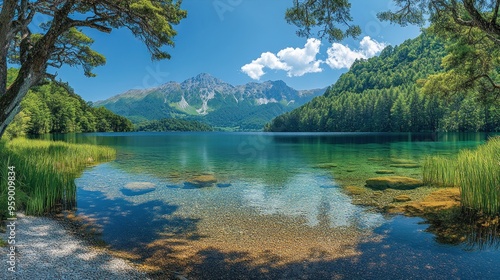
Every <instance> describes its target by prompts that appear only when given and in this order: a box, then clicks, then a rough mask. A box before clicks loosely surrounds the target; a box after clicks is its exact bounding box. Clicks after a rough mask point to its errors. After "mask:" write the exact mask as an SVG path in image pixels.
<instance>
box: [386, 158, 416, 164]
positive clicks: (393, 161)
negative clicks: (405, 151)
mask: <svg viewBox="0 0 500 280" xmlns="http://www.w3.org/2000/svg"><path fill="white" fill-rule="evenodd" d="M391 163H408V164H417V163H416V162H415V161H413V160H411V159H402V158H391Z"/></svg>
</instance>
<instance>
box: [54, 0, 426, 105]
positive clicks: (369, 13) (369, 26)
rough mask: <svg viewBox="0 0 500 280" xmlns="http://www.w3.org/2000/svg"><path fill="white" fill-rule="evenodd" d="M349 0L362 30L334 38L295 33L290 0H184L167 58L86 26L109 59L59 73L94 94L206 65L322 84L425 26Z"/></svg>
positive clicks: (217, 71)
mask: <svg viewBox="0 0 500 280" xmlns="http://www.w3.org/2000/svg"><path fill="white" fill-rule="evenodd" d="M352 2H353V3H352V5H353V6H352V14H353V17H354V21H355V23H356V24H358V25H359V26H360V27H361V28H362V30H363V33H362V34H361V36H359V37H358V38H357V39H346V40H344V41H342V42H338V43H337V44H335V45H332V44H331V43H329V42H328V41H327V40H326V39H324V40H323V41H319V39H318V38H310V39H309V40H308V39H307V38H302V37H298V36H297V35H296V34H295V32H296V30H297V28H296V27H295V26H292V25H289V24H287V23H286V21H285V20H284V14H285V10H286V8H287V7H289V6H290V5H291V4H292V0H184V1H183V8H184V9H186V10H187V11H188V17H187V18H186V19H184V20H183V21H182V22H181V23H180V24H179V25H177V26H176V27H175V29H176V30H177V31H178V35H177V36H176V37H175V39H174V41H175V44H176V45H175V47H174V48H167V50H168V51H169V53H170V54H171V55H172V58H171V59H170V60H164V61H160V62H158V61H151V59H150V55H149V53H148V52H147V49H146V47H145V46H144V45H143V44H142V43H141V42H140V41H139V40H138V39H136V38H134V37H133V36H132V35H131V34H130V32H128V30H126V29H120V30H114V31H113V32H112V33H111V34H103V33H100V32H97V31H94V30H89V31H88V32H86V33H87V34H89V35H90V36H91V37H92V38H94V39H95V43H94V45H93V48H94V49H95V50H97V51H98V52H100V53H102V54H104V55H105V56H106V58H107V63H106V65H105V66H101V67H98V68H96V69H95V73H96V74H97V77H95V78H87V77H85V76H84V75H83V71H82V70H81V69H78V68H69V67H64V68H62V69H58V71H57V72H58V77H59V78H60V79H62V80H63V81H66V82H69V84H70V85H71V86H72V87H73V88H74V89H75V91H76V93H78V94H80V95H81V96H82V97H83V98H84V99H85V100H90V101H96V100H102V99H106V98H108V97H111V96H113V95H116V94H120V93H123V92H125V91H127V90H129V89H133V88H149V87H154V86H159V85H161V84H164V83H167V82H169V81H176V82H182V81H184V80H185V79H188V78H190V77H193V76H196V75H197V74H199V73H203V72H205V73H210V74H212V75H214V76H216V77H218V78H219V79H221V80H223V81H226V82H228V83H231V84H234V85H239V84H245V83H248V82H251V81H267V80H283V81H285V82H286V83H287V84H288V85H289V86H291V87H293V88H296V89H313V88H323V87H326V86H328V85H331V84H333V83H334V82H335V81H336V80H337V79H338V77H339V76H340V75H341V74H342V73H345V72H346V71H347V70H348V69H347V67H348V65H350V61H352V60H353V59H355V58H356V57H363V56H364V57H369V56H373V55H376V54H377V53H378V51H379V50H380V49H381V48H382V47H383V46H385V45H398V44H400V43H402V42H403V41H404V40H406V39H409V38H414V37H416V36H417V35H418V34H419V33H420V30H419V28H418V27H415V26H409V27H400V26H395V25H390V24H389V23H386V22H380V21H378V19H377V18H376V16H375V15H376V13H377V12H379V11H383V10H387V9H388V8H389V7H390V6H389V5H390V3H391V1H359V0H358V1H352ZM366 36H369V38H365V37H366ZM360 43H361V45H360ZM245 65H246V66H245ZM244 66H245V67H244ZM242 67H243V68H242ZM259 69H260V70H259ZM257 78H258V80H257Z"/></svg>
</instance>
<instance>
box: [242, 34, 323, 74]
mask: <svg viewBox="0 0 500 280" xmlns="http://www.w3.org/2000/svg"><path fill="white" fill-rule="evenodd" d="M320 45H321V41H320V40H318V39H314V38H311V39H308V40H307V43H306V44H305V45H304V48H295V49H294V48H286V49H283V50H281V51H279V52H278V53H277V55H275V54H273V53H270V52H265V53H262V54H261V56H260V57H259V58H257V59H255V60H252V62H251V63H249V64H245V65H243V66H242V67H241V71H243V72H244V73H245V74H247V75H248V76H250V78H252V79H254V80H258V79H260V77H262V76H263V75H264V74H265V72H264V67H267V68H269V69H272V70H284V71H286V72H287V75H288V76H289V77H295V76H302V75H304V74H307V73H317V72H321V71H322V69H321V67H320V65H321V63H322V61H321V60H316V55H317V54H318V53H319V47H320Z"/></svg>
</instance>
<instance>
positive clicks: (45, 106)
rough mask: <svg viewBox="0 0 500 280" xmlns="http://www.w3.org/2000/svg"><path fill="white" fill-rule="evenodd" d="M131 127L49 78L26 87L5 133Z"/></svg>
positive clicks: (122, 118)
mask: <svg viewBox="0 0 500 280" xmlns="http://www.w3.org/2000/svg"><path fill="white" fill-rule="evenodd" d="M132 130H133V125H132V123H131V122H130V121H129V120H127V119H126V118H124V117H121V116H118V115H116V114H114V113H112V112H111V111H109V110H108V109H105V108H102V107H101V108H93V107H91V106H90V104H88V103H87V102H85V101H84V100H83V99H81V97H80V96H78V95H76V94H75V93H73V92H72V90H71V89H70V88H69V87H67V86H61V85H58V84H56V83H52V82H50V83H46V84H45V85H42V86H39V87H35V88H33V89H32V90H30V92H29V93H28V94H27V96H26V98H25V99H24V100H23V101H22V103H21V112H20V113H19V114H18V115H16V117H15V118H14V121H13V122H12V123H11V124H10V125H9V126H8V128H7V130H6V134H5V137H7V138H8V139H9V138H14V137H18V136H23V135H26V134H31V135H38V134H46V133H70V132H95V131H100V132H106V131H132Z"/></svg>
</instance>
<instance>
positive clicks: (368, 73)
mask: <svg viewBox="0 0 500 280" xmlns="http://www.w3.org/2000/svg"><path fill="white" fill-rule="evenodd" d="M445 54H446V51H445V46H444V44H443V43H442V42H440V41H439V40H438V39H436V38H435V37H433V36H431V35H429V34H426V33H425V32H424V33H423V34H421V35H420V36H419V37H417V38H416V39H411V40H407V41H405V42H404V43H403V44H401V45H399V46H396V47H392V46H388V47H387V48H385V49H384V50H383V51H382V52H381V54H380V55H379V56H377V57H373V58H370V59H367V60H358V61H356V62H355V63H354V64H353V65H352V66H351V69H350V70H349V71H348V72H347V73H345V74H343V75H342V76H341V77H340V78H339V80H338V81H337V82H336V83H335V84H334V85H332V86H331V87H330V88H329V89H328V90H327V91H326V93H325V94H324V95H323V96H320V97H316V98H314V99H313V100H312V101H311V102H309V103H307V104H305V105H303V106H301V107H299V108H297V109H295V110H293V111H291V112H288V113H286V114H283V115H281V116H278V117H276V118H275V119H274V120H273V121H272V122H270V123H268V124H267V125H266V126H265V130H266V131H274V132H281V131H287V132H292V131H310V132H316V131H332V132H333V131H373V132H422V131H457V132H467V131H471V132H473V131H500V106H499V104H497V103H491V102H490V103H485V102H480V101H478V100H477V95H476V94H474V93H472V94H470V93H469V94H465V93H462V92H457V93H456V94H454V95H452V96H448V97H447V98H441V97H440V96H439V95H437V94H423V93H422V92H421V90H420V83H421V79H424V78H426V77H427V76H428V75H429V74H433V73H438V72H440V71H441V70H442V66H441V65H442V64H441V63H442V59H443V57H444V56H445Z"/></svg>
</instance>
